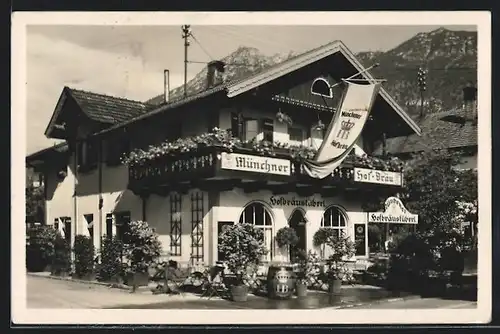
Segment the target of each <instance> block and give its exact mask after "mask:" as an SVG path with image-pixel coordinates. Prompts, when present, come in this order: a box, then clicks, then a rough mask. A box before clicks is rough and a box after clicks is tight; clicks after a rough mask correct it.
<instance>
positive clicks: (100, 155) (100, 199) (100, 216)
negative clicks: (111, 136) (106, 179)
mask: <svg viewBox="0 0 500 334" xmlns="http://www.w3.org/2000/svg"><path fill="white" fill-rule="evenodd" d="M98 144H99V147H98V157H97V163H98V189H99V242H98V245H99V247H98V248H99V249H101V239H102V235H103V234H102V207H103V204H104V203H103V202H104V200H103V197H102V164H103V154H102V148H103V145H102V140H99V143H98Z"/></svg>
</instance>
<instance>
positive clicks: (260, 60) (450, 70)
mask: <svg viewBox="0 0 500 334" xmlns="http://www.w3.org/2000/svg"><path fill="white" fill-rule="evenodd" d="M294 56H296V54H295V53H294V52H290V53H288V54H284V55H282V54H276V55H274V56H265V55H264V54H262V53H261V52H260V51H259V50H258V49H256V48H249V47H245V46H241V47H239V48H238V49H237V50H235V51H234V52H233V53H231V54H230V55H229V56H227V57H225V58H224V59H222V60H223V61H224V62H225V63H227V64H228V65H227V66H226V71H225V72H226V73H225V81H232V80H237V79H240V78H243V77H245V76H248V75H251V74H252V73H256V72H258V71H261V70H263V69H266V68H268V67H271V66H273V65H275V64H277V63H280V62H282V61H285V60H287V59H289V58H291V57H294ZM357 57H358V59H359V60H360V61H361V63H362V64H363V65H364V66H366V67H368V66H371V65H373V64H374V63H379V64H380V65H379V66H378V67H376V68H374V69H372V70H371V71H370V72H371V73H372V75H374V76H375V77H377V78H384V79H386V80H387V82H385V83H384V87H385V88H386V90H387V91H388V92H389V93H390V94H391V95H392V96H393V97H394V99H395V100H396V101H397V102H398V103H399V104H400V105H401V106H402V107H404V108H405V109H406V110H407V111H408V112H409V113H410V114H411V115H412V116H416V115H418V112H419V108H418V106H419V99H420V93H419V90H418V87H417V68H418V67H419V66H423V67H424V68H426V69H427V91H426V92H425V95H424V97H425V101H426V105H427V107H426V110H427V111H428V112H437V111H440V110H449V109H454V108H457V107H460V106H461V105H462V88H463V87H464V86H465V85H466V84H467V83H468V82H472V83H474V84H476V82H477V70H476V68H477V34H476V32H469V31H452V30H447V29H444V28H440V29H437V30H434V31H431V32H428V33H419V34H417V35H416V36H414V37H413V38H411V39H409V40H407V41H405V42H403V43H402V44H400V45H398V46H396V47H395V48H393V49H392V50H389V51H386V52H381V51H375V52H360V53H358V54H357ZM205 78H206V69H204V70H202V71H201V72H200V73H198V74H197V75H196V76H195V77H194V78H193V79H192V80H190V81H189V82H188V94H193V93H195V92H198V91H201V90H203V89H204V88H205ZM182 93H183V87H182V86H181V87H177V88H175V89H173V90H171V91H170V99H171V100H175V99H178V98H181V97H182ZM162 101H163V97H162V96H157V97H155V98H153V99H151V100H149V101H147V102H148V103H151V104H160V103H162Z"/></svg>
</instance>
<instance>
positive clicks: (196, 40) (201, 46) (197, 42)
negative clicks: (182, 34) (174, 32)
mask: <svg viewBox="0 0 500 334" xmlns="http://www.w3.org/2000/svg"><path fill="white" fill-rule="evenodd" d="M191 37H193V40H194V41H195V42H196V44H198V45H199V46H200V48H201V50H202V51H203V52H205V54H206V55H207V56H208V58H210V60H214V58H213V57H212V56H211V55H210V53H208V51H207V50H206V49H205V48H204V47H203V45H201V43H200V42H199V41H198V39H196V37H195V36H194V35H193V33H192V32H191Z"/></svg>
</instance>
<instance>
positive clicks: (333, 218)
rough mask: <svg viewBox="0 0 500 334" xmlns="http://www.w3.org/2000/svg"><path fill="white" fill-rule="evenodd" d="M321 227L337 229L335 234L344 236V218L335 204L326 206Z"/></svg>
mask: <svg viewBox="0 0 500 334" xmlns="http://www.w3.org/2000/svg"><path fill="white" fill-rule="evenodd" d="M321 227H328V228H332V229H334V230H336V231H337V236H338V237H340V236H344V235H345V229H346V218H345V215H344V213H343V212H342V211H340V209H339V208H338V207H336V206H332V207H330V208H328V209H327V210H326V211H325V213H324V214H323V220H322V221H321Z"/></svg>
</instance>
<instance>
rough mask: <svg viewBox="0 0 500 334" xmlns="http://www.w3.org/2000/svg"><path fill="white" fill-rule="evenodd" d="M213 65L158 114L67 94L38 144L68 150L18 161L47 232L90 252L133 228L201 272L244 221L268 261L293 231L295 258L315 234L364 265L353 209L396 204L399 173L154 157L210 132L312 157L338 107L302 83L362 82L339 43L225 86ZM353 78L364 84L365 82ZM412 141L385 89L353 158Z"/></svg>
mask: <svg viewBox="0 0 500 334" xmlns="http://www.w3.org/2000/svg"><path fill="white" fill-rule="evenodd" d="M220 65H221V64H220V62H213V63H210V64H209V65H208V75H207V82H206V89H204V90H202V91H200V92H198V93H195V94H193V95H190V96H188V97H186V98H180V99H177V100H175V101H173V100H172V101H166V102H165V103H163V104H161V105H159V106H151V105H148V104H145V103H142V102H137V101H130V100H126V99H121V98H115V97H110V96H105V95H101V94H95V93H90V92H84V91H80V90H75V89H71V88H68V87H65V88H64V89H63V91H62V94H61V97H60V99H59V101H58V103H57V105H56V108H55V111H54V114H53V116H52V118H51V120H50V122H49V125H48V127H47V130H46V132H45V134H46V136H47V137H48V138H54V139H63V140H65V141H66V142H67V144H64V145H61V146H58V147H57V148H56V147H54V148H50V149H48V150H46V151H43V152H39V153H35V154H33V155H31V156H29V157H27V163H28V164H30V165H33V166H35V165H36V168H37V170H39V171H43V173H44V175H45V191H46V204H47V205H46V206H47V210H46V219H47V222H48V223H49V224H55V227H56V228H58V229H59V230H61V232H63V233H64V234H65V236H66V237H67V238H68V240H70V241H71V242H73V241H74V237H75V235H77V234H86V235H90V236H92V238H93V241H94V245H95V246H96V247H97V248H99V246H100V237H101V236H103V235H105V234H106V235H109V234H117V235H121V234H122V233H123V231H124V228H126V225H127V223H128V222H129V221H130V220H146V221H147V222H148V223H149V224H150V225H151V226H152V227H154V228H155V230H156V232H157V233H158V234H159V236H160V240H161V242H162V245H163V249H164V251H165V252H169V253H170V256H171V258H172V259H174V260H178V261H180V262H193V263H205V264H211V263H214V262H215V261H216V260H217V259H218V258H219V254H218V252H217V236H218V234H219V233H220V231H221V230H222V229H223V228H224V226H225V225H227V224H234V223H238V222H242V221H245V222H250V223H253V224H255V225H256V226H259V227H260V228H262V229H263V231H264V235H265V236H264V238H265V240H264V241H265V243H266V245H267V246H268V247H269V248H270V250H271V252H270V254H268V256H267V257H266V259H265V260H267V261H272V260H275V259H279V257H280V256H281V255H280V254H279V252H278V250H277V249H276V247H275V245H274V235H275V233H276V231H277V230H278V229H280V228H281V227H284V226H287V225H290V226H292V227H293V228H295V229H296V230H297V232H298V234H299V237H300V240H301V241H300V244H299V247H300V248H303V249H312V248H313V245H312V237H313V234H314V233H315V232H316V231H317V230H318V229H319V228H320V227H322V226H324V227H330V228H334V229H336V230H338V231H344V232H345V233H346V234H347V235H349V236H351V237H352V238H353V239H354V240H356V242H357V243H358V247H357V251H356V257H357V258H358V259H366V258H367V257H368V243H367V228H366V226H367V213H366V212H363V210H362V208H361V199H362V197H364V196H370V193H374V192H377V193H379V194H384V195H387V196H389V195H393V194H395V193H397V192H398V190H399V189H400V187H401V179H402V175H401V173H399V172H388V171H379V172H378V173H379V174H380V175H382V174H385V175H386V176H387V178H386V179H385V181H384V180H379V181H374V183H370V182H367V181H366V180H364V181H363V180H360V179H359V178H357V177H355V176H354V168H355V167H363V168H367V169H376V168H377V167H374V166H373V165H372V163H373V162H368V163H366V159H365V160H363V159H360V158H356V157H355V156H351V157H349V158H348V159H346V161H345V163H344V164H343V165H342V166H341V167H340V168H338V169H337V170H336V171H335V172H334V173H332V175H331V176H329V177H327V178H325V179H323V180H318V179H312V178H310V177H308V176H306V175H305V173H304V172H303V170H302V168H301V165H300V164H299V163H298V162H297V161H296V160H294V158H293V154H292V151H291V150H289V149H286V148H282V149H275V153H276V155H274V156H272V157H269V156H263V155H262V154H260V153H259V152H257V151H256V150H255V149H252V148H245V149H243V148H241V149H235V151H234V152H233V154H232V155H227V154H225V153H227V152H225V153H224V148H223V147H213V146H210V145H208V147H206V148H205V149H198V150H195V151H191V152H185V153H180V154H176V155H164V154H163V153H161V152H162V151H165V150H168V145H163V146H162V145H161V143H163V142H165V141H166V140H167V141H174V140H176V139H178V138H186V137H188V136H197V135H202V134H205V133H208V132H209V131H210V130H211V129H213V128H215V127H217V128H220V129H224V130H225V129H227V130H228V131H229V132H230V133H231V135H232V136H233V137H234V138H239V139H242V140H244V141H246V140H251V139H256V141H260V140H262V139H265V140H268V141H270V142H281V143H289V144H295V145H297V146H299V145H302V146H303V147H306V148H307V147H318V146H319V145H320V144H321V141H322V138H323V132H322V131H321V130H320V129H319V130H318V129H317V127H316V126H315V125H316V124H318V120H321V121H322V123H323V124H328V123H329V122H330V120H331V116H332V112H333V109H332V108H331V106H332V105H334V103H335V100H334V101H327V102H328V103H329V106H330V107H328V106H325V104H324V101H323V99H322V98H321V97H318V96H314V95H312V94H311V93H310V87H311V83H312V82H313V80H314V79H315V78H317V77H320V76H322V77H325V78H327V79H328V80H329V81H330V82H332V83H333V82H335V81H339V80H340V79H342V78H347V77H350V76H352V75H355V74H356V73H358V72H359V71H362V70H363V67H362V66H361V64H360V63H359V62H358V61H357V60H356V58H355V57H354V55H353V54H352V53H351V52H350V51H349V50H348V49H347V48H346V47H345V45H344V44H342V43H341V42H338V41H337V42H333V43H330V44H328V45H325V46H322V47H320V48H317V49H314V50H311V51H309V52H306V53H304V54H302V55H299V56H297V57H294V58H291V59H289V60H287V61H285V62H283V63H281V64H278V65H276V66H273V67H271V68H269V69H266V70H263V71H262V72H259V73H257V74H254V75H251V76H249V77H246V78H239V79H238V80H233V81H231V82H223V81H222V79H221V78H222V76H221V75H220V74H221V73H220V72H221V71H222V70H223V66H220ZM361 76H364V77H365V78H368V79H373V78H372V77H371V76H370V74H369V73H367V72H365V73H363V74H362V75H360V76H359V77H361ZM167 96H168V94H166V99H168V97H167ZM335 96H337V97H338V96H340V94H339V91H336V92H335ZM278 111H283V112H286V113H287V114H288V115H290V116H291V118H292V119H293V125H291V126H288V125H287V124H286V123H283V122H280V121H279V120H278V119H277V112H278ZM413 133H415V134H417V135H418V134H419V133H420V129H419V127H418V126H417V125H416V124H415V123H414V122H413V121H412V120H411V118H410V117H409V116H408V115H407V114H406V113H405V112H404V111H403V110H402V109H401V108H400V106H398V105H397V104H396V103H395V101H394V100H393V99H392V98H391V97H390V96H389V95H388V94H387V93H386V92H385V90H383V89H382V90H381V91H380V93H379V95H378V97H377V99H376V101H375V103H374V106H373V109H372V114H371V120H370V121H369V122H368V123H367V124H366V126H365V128H364V130H363V132H362V135H361V139H360V140H359V141H358V144H357V147H356V150H355V152H354V153H355V154H356V155H363V154H365V153H366V154H368V155H371V154H373V151H374V148H375V147H377V146H378V143H379V142H380V141H381V140H383V138H394V137H400V136H408V135H410V134H413ZM199 139H200V137H198V138H197V140H199ZM176 145H177V146H183V145H184V146H189V145H192V142H187V141H186V140H185V139H184V141H182V140H180V141H177V142H176ZM137 148H141V149H142V150H143V152H142V153H138V154H142V155H143V156H146V155H147V156H148V157H149V158H148V159H146V160H147V162H146V163H144V164H142V165H141V164H136V165H133V164H131V165H124V164H123V163H121V162H120V156H122V155H123V154H127V153H128V152H130V150H133V149H137ZM145 152H147V153H145ZM235 154H239V155H235ZM273 159H274V160H273ZM243 161H246V162H249V161H252V163H248V164H242V162H243ZM363 161H365V162H363ZM255 163H258V166H257V165H255ZM262 164H264V167H265V166H268V165H266V164H269V166H268V167H269V168H268V172H266V171H265V170H264V171H259V170H257V169H258V168H257V169H256V168H255V167H256V166H257V167H259V166H260V167H262ZM361 174H363V170H358V174H357V175H361Z"/></svg>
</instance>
